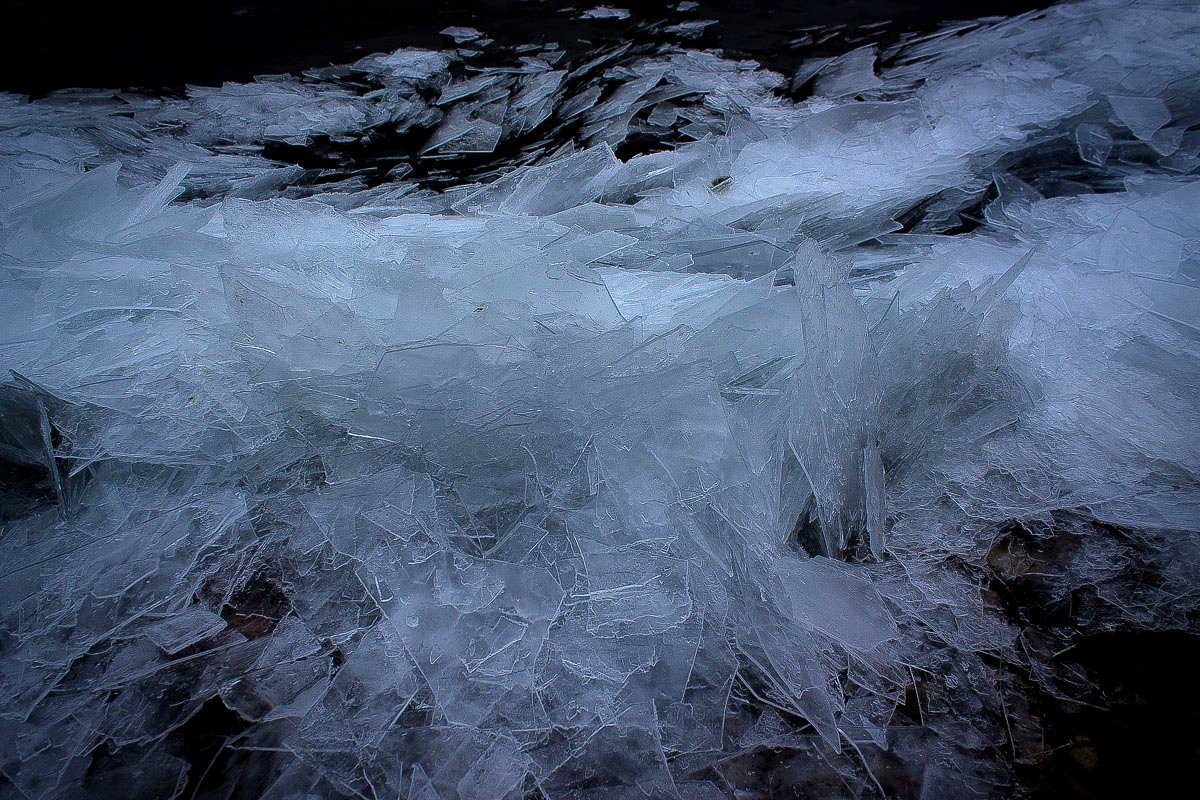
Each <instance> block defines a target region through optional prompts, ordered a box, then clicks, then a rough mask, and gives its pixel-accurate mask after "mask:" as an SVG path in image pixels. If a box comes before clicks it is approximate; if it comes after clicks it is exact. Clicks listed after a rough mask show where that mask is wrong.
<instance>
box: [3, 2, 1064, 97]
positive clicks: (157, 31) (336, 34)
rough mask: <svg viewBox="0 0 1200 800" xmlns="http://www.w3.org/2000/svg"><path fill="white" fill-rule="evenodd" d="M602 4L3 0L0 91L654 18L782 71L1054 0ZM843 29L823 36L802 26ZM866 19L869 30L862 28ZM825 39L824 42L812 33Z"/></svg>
mask: <svg viewBox="0 0 1200 800" xmlns="http://www.w3.org/2000/svg"><path fill="white" fill-rule="evenodd" d="M596 5H599V3H597V2H591V0H585V2H582V3H568V2H564V1H563V0H428V1H425V2H422V1H421V0H417V1H415V2H414V0H355V1H354V2H334V1H331V0H297V1H295V2H256V1H255V0H241V1H240V2H238V1H236V0H235V1H233V2H231V1H230V0H218V1H217V2H206V3H201V2H181V3H162V4H160V5H159V6H158V7H153V6H142V5H141V4H138V5H133V4H128V3H107V2H94V3H86V4H84V3H80V4H64V3H53V2H42V1H41V0H5V2H3V3H0V8H2V9H3V11H2V12H0V13H2V15H3V17H2V18H3V22H2V23H0V31H3V32H2V33H0V89H5V90H8V91H16V92H21V93H26V94H33V95H40V94H44V93H46V92H50V91H53V90H55V89H61V88H66V87H78V86H101V87H112V88H128V87H142V88H150V89H162V88H168V87H173V88H178V87H181V86H183V85H184V84H188V83H191V84H199V85H216V84H220V83H221V82H223V81H246V80H249V79H250V78H252V77H253V76H254V75H256V74H268V73H279V72H294V71H298V70H302V69H305V68H308V67H315V66H323V65H327V64H331V63H345V62H347V61H352V60H354V59H357V58H359V57H361V56H362V55H365V54H367V53H371V52H379V51H390V50H394V49H396V48H399V47H406V46H411V47H429V48H444V47H447V46H450V45H451V44H452V43H451V41H450V40H449V39H448V38H447V37H445V36H442V35H441V34H440V33H439V32H440V31H441V30H442V29H443V28H445V27H447V26H450V25H462V26H472V27H475V28H478V29H479V30H481V31H483V32H484V33H485V34H487V36H489V37H490V38H492V39H494V40H495V41H496V43H497V44H498V45H501V46H503V45H517V44H525V43H544V42H552V41H554V42H558V43H559V44H560V45H562V47H563V48H564V49H567V50H568V51H571V50H588V49H592V48H594V47H598V46H603V45H606V44H613V43H617V42H624V41H629V40H634V41H654V40H659V41H669V40H670V39H671V37H670V36H669V35H668V34H664V33H663V32H662V31H661V26H659V25H655V23H660V22H664V21H665V22H668V23H670V24H674V23H678V22H684V21H687V20H701V19H713V20H717V24H716V25H712V26H709V27H708V28H707V29H705V32H704V34H703V35H702V36H701V37H700V38H698V39H695V40H693V41H692V44H693V46H700V47H719V48H722V49H725V50H726V51H728V52H731V53H738V54H745V55H748V56H751V57H754V58H756V59H758V60H760V61H762V62H763V63H764V64H766V65H767V66H769V67H772V68H775V69H781V70H784V71H790V70H791V69H792V68H794V66H795V65H796V64H797V63H799V61H801V60H803V58H806V57H809V56H811V55H815V54H823V52H822V51H825V50H828V51H831V52H836V51H841V50H844V49H845V44H846V43H847V40H849V41H850V42H853V41H854V40H855V39H858V38H870V39H872V40H880V39H886V38H888V37H889V36H895V35H896V34H899V33H903V32H905V31H911V30H923V29H930V28H933V27H936V26H937V25H938V24H939V23H941V22H944V21H948V20H957V19H971V18H975V17H980V16H988V15H1007V14H1013V13H1018V12H1021V11H1027V10H1030V9H1034V8H1039V7H1044V6H1046V5H1049V3H1047V2H1031V0H971V2H965V3H964V2H953V0H926V1H925V2H918V1H917V0H807V1H799V0H795V1H793V2H778V3H774V2H767V1H765V0H759V1H757V2H756V1H755V0H740V1H739V0H703V2H699V3H698V4H697V8H695V9H692V10H687V11H680V10H679V9H678V5H679V3H678V2H677V0H672V2H653V1H649V2H648V1H647V0H637V1H636V2H628V0H612V2H608V3H607V5H609V6H612V7H619V8H625V9H628V10H629V11H630V17H629V19H627V20H610V19H601V20H596V19H580V18H579V17H580V15H581V14H582V13H583V12H584V11H586V10H587V9H589V8H592V7H594V6H596ZM835 25H840V26H845V31H844V33H842V34H841V35H834V36H833V37H832V38H830V39H828V40H826V41H825V42H824V43H813V42H809V41H805V37H804V35H803V33H804V29H805V28H811V27H814V26H820V27H826V26H835ZM864 28H865V29H864ZM816 38H821V37H816Z"/></svg>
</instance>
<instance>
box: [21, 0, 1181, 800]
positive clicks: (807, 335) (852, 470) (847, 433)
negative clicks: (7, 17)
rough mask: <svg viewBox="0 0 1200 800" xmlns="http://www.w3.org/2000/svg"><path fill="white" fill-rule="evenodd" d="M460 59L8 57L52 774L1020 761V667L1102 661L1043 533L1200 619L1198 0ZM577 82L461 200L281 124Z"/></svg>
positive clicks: (141, 789)
mask: <svg viewBox="0 0 1200 800" xmlns="http://www.w3.org/2000/svg"><path fill="white" fill-rule="evenodd" d="M601 11H604V12H606V13H607V12H609V11H612V12H614V13H615V12H616V11H618V10H616V9H605V8H603V7H601V8H598V9H594V10H593V11H591V12H589V13H590V14H591V15H592V16H604V15H599V14H598V12H601ZM608 16H612V15H611V14H609V15H608ZM445 33H446V34H447V36H451V37H453V38H454V39H455V40H456V41H458V42H460V43H461V42H468V41H471V39H473V38H475V37H477V35H478V32H476V31H473V30H470V29H462V28H448V29H447V30H446V31H445ZM610 55H611V54H610ZM450 59H451V57H450V56H448V55H444V54H440V53H435V52H430V51H398V52H397V53H393V54H390V55H377V56H371V57H368V58H366V59H363V60H361V61H360V62H358V63H357V64H355V65H349V66H346V67H331V68H328V69H326V70H317V71H314V72H312V73H311V74H309V75H307V76H304V77H302V78H296V77H279V78H264V79H260V80H258V81H256V82H255V83H253V84H243V85H233V84H228V85H226V86H224V87H220V88H214V89H200V88H196V89H192V90H190V91H189V92H188V94H187V97H186V98H184V99H181V100H161V101H157V100H151V99H148V98H144V97H136V96H133V95H130V96H128V97H126V98H124V99H122V100H120V101H119V103H118V102H117V101H114V100H112V99H111V98H110V97H107V96H103V93H96V94H88V93H86V92H79V93H74V94H72V93H60V94H57V95H54V96H51V97H49V98H46V99H43V100H39V101H36V102H26V101H25V100H24V99H22V98H16V97H12V96H4V97H2V98H0V192H2V194H0V281H3V287H2V288H0V366H2V367H3V370H4V376H5V377H4V382H3V385H2V386H0V458H2V459H3V460H4V462H5V467H6V469H8V473H6V474H11V475H12V476H14V477H13V478H12V479H9V478H5V483H4V485H3V495H2V498H3V514H2V520H0V524H2V527H0V543H2V544H3V547H4V551H5V554H6V555H5V559H4V567H3V570H2V572H0V592H2V595H3V597H4V598H5V603H4V604H3V608H2V609H0V668H2V670H0V698H2V702H0V718H2V719H3V726H4V731H5V735H4V736H3V737H0V739H2V744H0V746H2V747H3V752H2V756H3V757H2V760H0V775H2V776H3V780H4V781H5V784H4V785H5V788H6V789H7V790H9V791H11V792H12V793H13V794H14V795H15V796H23V797H63V796H132V795H138V796H164V797H170V796H196V797H218V796H221V797H228V796H233V795H232V794H231V793H233V792H234V789H235V787H239V788H238V789H237V791H239V792H241V794H238V795H237V796H250V795H253V796H258V797H264V798H293V797H371V798H373V797H396V796H402V797H409V798H441V799H442V800H448V799H449V798H480V797H513V798H515V797H522V796H530V797H536V796H544V797H546V798H625V797H658V798H693V797H696V798H718V797H733V796H735V794H737V792H742V791H743V790H744V789H746V787H745V786H744V784H741V783H739V781H741V780H743V779H744V776H742V775H741V773H740V772H739V766H738V765H739V764H740V763H741V761H740V760H739V759H743V758H744V757H746V756H747V754H749V753H753V752H755V751H756V749H759V748H782V749H788V750H789V751H790V752H794V753H799V754H804V757H805V758H809V759H811V763H812V764H824V765H826V766H827V768H829V769H832V770H833V771H834V773H835V774H836V775H838V776H839V778H840V785H844V786H845V787H847V788H846V791H847V792H848V793H849V794H847V795H845V796H856V797H857V796H862V797H876V796H881V795H886V796H893V795H894V794H895V793H897V792H901V791H909V790H910V789H911V787H912V786H919V787H922V788H921V789H920V791H921V792H923V793H924V794H922V795H921V796H929V797H952V796H953V797H957V796H966V795H967V794H969V793H973V794H974V795H976V796H978V795H982V796H1004V795H1005V794H1006V793H1007V792H1008V790H1009V789H1010V788H1011V785H1012V780H1013V774H1012V772H1011V769H1010V766H1011V765H1007V764H1006V762H1005V761H1004V757H1003V756H997V755H996V754H997V753H1004V752H1008V751H1009V750H1010V749H1011V750H1013V751H1014V752H1015V750H1016V749H1017V747H1018V744H1019V742H1018V736H1019V734H1020V733H1021V731H1020V729H1019V726H1018V729H1017V731H1016V732H1015V733H1014V726H1013V724H1012V723H1011V721H1010V719H1009V716H1008V714H1009V711H1008V707H1007V705H1006V699H1005V694H1004V691H1003V686H1002V685H1001V684H1002V677H1001V671H1000V670H998V669H997V668H996V666H995V665H996V664H997V663H1004V664H1009V665H1021V666H1022V668H1025V669H1027V670H1028V671H1029V672H1030V674H1032V675H1034V676H1035V678H1032V679H1031V680H1034V679H1036V680H1041V681H1042V682H1043V683H1044V684H1045V685H1046V686H1047V687H1051V688H1052V689H1053V690H1054V691H1058V692H1068V691H1069V690H1070V689H1069V687H1067V688H1064V686H1063V685H1060V683H1059V681H1061V680H1062V679H1061V676H1055V675H1053V674H1050V673H1049V672H1045V673H1039V672H1038V670H1039V669H1042V668H1044V667H1045V664H1046V663H1047V662H1044V661H1039V660H1038V656H1037V655H1036V653H1035V652H1034V648H1033V646H1032V645H1030V644H1028V643H1027V642H1022V641H1021V638H1020V632H1019V631H1018V630H1017V629H1016V627H1015V626H1014V624H1013V623H1012V621H1011V620H1010V619H1008V618H1006V617H1004V616H1003V615H1002V614H1000V613H999V612H998V610H997V608H996V605H995V604H994V603H992V602H991V601H990V600H988V599H987V598H988V592H989V591H990V589H989V590H988V591H984V589H985V588H986V587H984V586H983V583H984V582H985V581H986V580H988V579H987V578H986V575H987V574H988V573H987V570H989V569H991V570H993V571H994V570H1001V569H1002V568H1003V565H1004V564H1006V563H1009V562H1008V561H1005V559H1006V558H1010V557H1012V556H1011V551H1008V550H1002V549H997V548H1000V547H1001V545H1003V546H1004V547H1010V546H1012V545H1011V543H1010V542H1009V540H1008V539H1005V538H1004V536H1006V535H1007V534H1005V533H1004V532H1005V531H1009V532H1011V531H1013V530H1020V531H1024V532H1025V534H1027V535H1028V537H1029V538H1030V540H1031V541H1040V540H1042V539H1046V538H1048V537H1051V536H1052V535H1053V536H1060V537H1064V538H1063V539H1062V541H1064V542H1067V543H1068V544H1066V545H1063V546H1062V547H1061V548H1060V551H1061V553H1066V554H1067V555H1064V556H1063V558H1064V559H1068V563H1066V566H1065V567H1064V569H1063V570H1062V572H1061V574H1060V575H1058V576H1057V577H1056V578H1055V582H1054V583H1053V585H1052V586H1050V588H1049V589H1048V590H1047V591H1050V592H1052V593H1055V596H1058V597H1073V596H1074V595H1073V594H1072V592H1074V591H1075V590H1076V589H1078V588H1079V587H1083V586H1089V587H1092V590H1093V591H1094V592H1095V593H1096V597H1098V598H1099V599H1098V600H1095V601H1094V602H1096V603H1099V606H1097V607H1098V608H1100V609H1101V610H1102V611H1103V613H1104V614H1106V615H1107V616H1105V617H1104V619H1105V620H1116V621H1124V622H1127V623H1129V624H1136V625H1142V626H1144V627H1146V628H1149V629H1158V628H1165V627H1173V626H1174V627H1186V625H1187V624H1190V623H1188V622H1187V619H1188V614H1191V613H1193V612H1194V610H1195V609H1194V604H1195V600H1194V592H1192V591H1191V590H1192V588H1194V580H1195V578H1196V575H1197V565H1198V564H1200V553H1198V552H1197V550H1196V546H1195V539H1194V536H1195V534H1197V533H1200V527H1198V526H1200V492H1198V486H1197V480H1198V476H1200V449H1198V448H1197V446H1196V445H1197V441H1196V434H1195V431H1197V430H1200V403H1198V400H1200V395H1198V392H1200V388H1198V386H1197V382H1196V378H1195V375H1196V369H1197V367H1198V366H1200V350H1198V349H1197V339H1196V337H1197V332H1198V331H1200V294H1198V293H1200V286H1198V285H1197V281H1198V280H1200V262H1198V258H1200V213H1198V212H1200V183H1197V180H1196V177H1195V171H1196V170H1197V169H1200V137H1197V135H1196V133H1195V131H1194V130H1192V128H1194V127H1195V125H1196V123H1197V121H1198V119H1200V117H1198V114H1200V103H1198V100H1200V98H1197V96H1196V93H1195V90H1194V88H1193V87H1194V86H1195V85H1196V80H1197V78H1198V77H1200V16H1197V15H1196V13H1195V10H1194V9H1191V8H1185V7H1180V6H1177V5H1176V4H1170V3H1155V2H1149V1H1148V0H1147V1H1142V0H1139V2H1136V3H1134V4H1128V3H1121V4H1117V3H1112V2H1106V1H1103V0H1095V1H1094V2H1084V3H1078V4H1071V5H1063V6H1058V7H1055V8H1052V9H1050V10H1049V11H1046V12H1040V13H1039V14H1037V15H1032V16H1028V17H1024V18H1017V19H1014V20H1008V21H1003V20H1001V21H991V22H987V23H979V24H975V25H972V26H968V27H966V28H961V29H957V30H955V31H949V32H945V33H941V34H935V35H933V36H930V37H925V38H922V39H918V40H913V41H909V42H905V43H902V44H901V45H898V46H897V47H896V48H894V49H893V50H891V51H888V52H886V53H883V54H881V53H880V52H878V51H877V50H876V49H874V48H862V49H860V50H855V51H853V52H851V53H849V54H847V55H845V56H842V57H840V58H838V59H835V60H834V61H832V62H828V63H824V64H822V65H818V66H817V67H816V68H814V69H813V70H811V71H810V72H809V73H807V75H808V78H813V79H814V80H813V81H812V90H813V94H812V95H811V96H810V97H808V98H807V99H805V100H804V101H803V102H796V103H794V102H792V101H790V100H787V99H785V98H784V97H783V96H782V95H780V94H778V93H777V92H776V91H775V90H777V89H779V88H780V87H781V86H783V85H784V84H785V83H786V81H785V80H784V79H783V77H782V76H779V75H777V74H774V73H770V72H767V71H765V70H762V69H759V68H758V67H757V65H756V64H754V63H753V62H734V61H729V60H726V59H722V58H719V57H718V56H716V55H713V54H712V53H703V52H688V51H671V52H664V53H660V54H656V55H653V56H641V55H639V56H638V57H636V58H634V59H632V60H630V59H626V60H625V61H621V62H620V63H616V62H615V60H614V58H610V57H609V56H602V57H600V59H599V60H598V61H597V62H596V63H595V64H592V65H583V66H582V67H580V66H569V67H568V66H564V67H563V68H562V69H557V68H552V67H554V66H555V65H554V64H552V63H550V62H548V61H545V60H541V61H540V62H539V61H538V60H536V59H531V60H529V61H528V62H527V63H526V64H525V65H524V67H523V68H521V69H516V70H512V71H509V72H500V71H495V72H486V71H485V72H481V73H479V74H475V75H472V76H468V77H463V76H461V75H458V74H456V75H455V76H453V77H452V75H451V72H450V69H449V67H450ZM605 59H608V60H605ZM600 74H603V75H604V76H605V77H604V78H603V80H600V79H599V78H597V79H596V82H594V83H591V84H589V83H588V82H587V80H585V78H587V76H588V75H600ZM364 75H368V76H372V77H371V80H372V82H373V83H372V86H373V87H374V88H371V89H370V90H369V91H368V92H366V93H361V92H357V91H352V90H351V89H350V88H348V86H349V85H350V83H352V82H353V81H350V78H349V77H348V76H358V77H359V78H361V76H364ZM808 78H805V80H804V81H801V83H807V81H808ZM355 80H358V78H355ZM592 89H595V90H596V91H594V92H592V93H591V94H589V92H591V90H592ZM697 97H699V98H701V100H700V101H699V102H692V101H693V100H695V98H697ZM689 98H691V99H689ZM562 119H573V120H575V122H574V123H572V124H573V125H575V126H576V127H575V128H573V129H572V130H574V132H575V133H574V134H573V135H574V138H573V139H572V140H571V142H570V143H569V144H566V145H563V146H562V147H559V148H557V149H555V150H554V151H550V150H549V149H548V148H544V149H543V150H541V151H538V152H537V153H535V154H534V155H532V156H530V157H529V158H528V160H526V161H525V162H523V163H521V164H517V165H515V166H513V167H512V168H511V169H508V170H506V171H504V172H503V174H495V175H492V176H490V177H489V178H488V179H486V180H480V181H478V182H476V183H473V184H469V185H465V186H461V187H455V188H453V189H451V190H449V191H446V192H443V193H435V192H432V191H430V190H428V189H427V188H418V187H417V186H416V185H415V184H413V183H406V178H405V177H404V175H405V173H404V172H403V171H401V172H400V173H397V174H396V175H397V177H396V180H395V181H393V182H391V183H387V182H385V183H383V184H381V185H377V186H371V187H367V186H365V185H361V184H357V183H355V182H354V181H352V180H351V181H346V182H342V183H333V184H331V185H330V186H329V187H327V188H328V191H318V190H317V189H313V190H312V191H308V192H299V191H293V190H294V189H296V187H297V185H298V184H297V180H298V178H297V175H296V170H299V171H300V172H304V169H302V168H299V167H295V166H294V165H293V166H289V165H288V164H286V163H284V162H280V161H275V160H272V159H269V158H268V157H267V156H266V155H264V153H266V152H268V151H267V150H265V149H264V146H265V143H271V142H275V143H277V144H280V145H289V144H296V143H303V142H310V141H312V140H314V139H317V138H320V137H327V138H330V139H335V138H337V137H349V138H354V137H359V136H362V135H364V131H367V130H374V131H376V132H378V131H379V130H381V129H382V128H384V127H390V129H392V130H400V131H403V130H407V129H408V127H409V126H415V127H413V130H416V131H419V132H420V133H421V136H422V137H427V138H420V137H418V139H415V140H414V141H416V145H414V146H415V147H417V148H418V149H421V148H423V150H424V152H428V153H434V154H435V155H436V156H438V157H442V156H448V155H451V154H464V153H469V154H481V153H490V152H491V151H493V150H495V149H496V148H497V147H498V146H499V143H500V142H502V141H506V140H507V138H508V137H512V136H524V135H528V134H531V132H534V131H538V130H544V127H543V126H546V125H556V124H559V121H561V120H562ZM638 125H647V126H651V127H653V126H656V125H657V126H660V127H661V128H662V129H664V130H665V129H672V130H681V131H683V130H686V131H690V132H691V134H693V135H690V136H686V137H683V139H682V140H681V141H679V142H678V143H677V145H676V146H675V147H674V148H673V149H670V150H668V151H664V152H655V153H648V154H643V155H637V156H631V157H628V158H620V157H618V156H617V155H616V152H617V151H618V149H619V147H620V145H621V143H622V142H623V141H625V140H626V138H627V136H628V135H629V132H630V130H631V129H632V128H633V127H636V126H638ZM671 126H675V127H674V128H672V127H671ZM289 187H290V188H289ZM310 188H311V187H310ZM308 195H311V196H308ZM1052 531H1053V533H1051V532H1052ZM1104 531H1121V532H1123V533H1122V536H1121V537H1117V536H1109V535H1106V534H1104V533H1103V532H1104ZM1006 554H1007V555H1006ZM1139 559H1140V560H1141V561H1142V562H1145V563H1148V564H1150V565H1152V566H1153V567H1154V568H1155V569H1160V570H1161V573H1160V574H1158V575H1157V577H1156V579H1155V580H1156V581H1157V583H1155V584H1153V585H1141V584H1137V582H1136V581H1133V580H1132V579H1128V578H1127V573H1126V572H1125V571H1124V570H1123V566H1122V565H1126V564H1129V563H1133V562H1134V561H1138V560H1139ZM1145 563H1143V566H1145ZM1135 584H1136V585H1135ZM1096 613H1097V614H1099V613H1100V612H1099V611H1097V612H1096ZM1192 619H1194V616H1193V617H1192ZM1114 624H1115V623H1114ZM1063 635H1064V636H1067V634H1063ZM1067 641H1068V643H1069V636H1067ZM1039 676H1040V677H1039ZM914 697H915V698H916V699H915V700H912V699H911V698H914ZM931 697H932V698H934V700H935V702H934V703H933V705H930V704H929V703H930V698H931ZM913 703H915V704H916V708H917V710H918V711H919V714H916V717H917V718H916V719H915V720H912V721H911V722H909V723H904V724H902V723H901V719H902V718H906V717H904V715H905V714H909V713H910V711H909V710H906V709H910V707H911V705H912V704H913ZM914 713H915V712H914ZM214 720H218V721H219V725H218V722H214ZM205 725H208V726H218V727H219V726H224V728H222V730H223V731H224V733H222V734H221V735H223V736H225V737H226V738H225V740H224V741H225V747H224V749H222V750H221V751H220V754H219V755H211V754H210V759H211V764H210V763H208V762H205V763H202V764H197V763H194V759H195V757H196V756H195V753H196V752H197V750H196V747H197V746H196V744H195V742H196V741H197V733H196V731H197V730H199V729H202V728H203V726H205ZM1022 741H1024V740H1022ZM897 761H899V762H902V763H903V764H905V765H906V766H905V768H906V769H908V770H910V773H911V774H902V772H901V771H899V768H897V767H896V766H895V764H896V763H897ZM806 763H809V762H806ZM889 765H890V766H889ZM210 767H211V769H210ZM905 786H907V787H909V789H904V788H903V787H905ZM750 788H755V787H750ZM185 790H186V792H185ZM756 790H758V791H761V787H757V789H756ZM839 791H840V790H839ZM187 793H190V794H187ZM539 793H540V794H539ZM737 796H750V795H748V794H737ZM755 796H758V795H755ZM905 796H907V795H905ZM913 796H916V795H913Z"/></svg>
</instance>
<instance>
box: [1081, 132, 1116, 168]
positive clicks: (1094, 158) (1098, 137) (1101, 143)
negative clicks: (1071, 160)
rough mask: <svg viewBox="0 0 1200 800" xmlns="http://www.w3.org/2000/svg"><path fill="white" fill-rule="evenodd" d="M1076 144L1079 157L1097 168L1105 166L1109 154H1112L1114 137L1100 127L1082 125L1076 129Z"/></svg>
mask: <svg viewBox="0 0 1200 800" xmlns="http://www.w3.org/2000/svg"><path fill="white" fill-rule="evenodd" d="M1075 144H1076V146H1077V147H1078V148H1079V157H1080V158H1081V159H1083V160H1084V161H1086V162H1087V163H1089V164H1095V165H1096V166H1097V167H1102V166H1104V162H1105V161H1107V160H1108V154H1109V153H1110V152H1112V146H1113V141H1112V135H1111V134H1109V132H1108V130H1107V129H1106V128H1104V127H1102V126H1100V125H1096V124H1094V123H1091V122H1083V123H1080V124H1079V126H1078V127H1077V128H1075Z"/></svg>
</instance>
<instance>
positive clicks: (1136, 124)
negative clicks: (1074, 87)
mask: <svg viewBox="0 0 1200 800" xmlns="http://www.w3.org/2000/svg"><path fill="white" fill-rule="evenodd" d="M1108 103H1109V105H1110V106H1112V110H1113V113H1114V114H1115V115H1116V117H1117V120H1118V121H1120V123H1121V124H1122V125H1124V126H1125V127H1127V128H1129V130H1130V131H1132V132H1133V135H1134V136H1136V137H1137V138H1139V139H1142V140H1143V141H1147V140H1149V139H1150V138H1151V137H1153V136H1154V133H1155V131H1157V130H1158V129H1159V128H1161V127H1163V126H1164V125H1166V124H1167V123H1168V122H1170V121H1171V111H1170V109H1168V108H1167V104H1166V103H1164V102H1163V101H1162V99H1161V98H1158V97H1130V96H1128V95H1109V96H1108Z"/></svg>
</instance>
